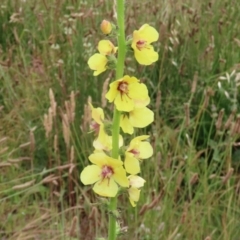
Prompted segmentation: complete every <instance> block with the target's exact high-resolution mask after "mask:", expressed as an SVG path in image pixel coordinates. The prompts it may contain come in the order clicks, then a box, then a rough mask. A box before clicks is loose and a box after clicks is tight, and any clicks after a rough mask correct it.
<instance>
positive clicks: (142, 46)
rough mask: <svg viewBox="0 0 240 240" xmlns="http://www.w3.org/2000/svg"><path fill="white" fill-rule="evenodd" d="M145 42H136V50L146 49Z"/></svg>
mask: <svg viewBox="0 0 240 240" xmlns="http://www.w3.org/2000/svg"><path fill="white" fill-rule="evenodd" d="M146 43H147V42H146V41H144V40H139V41H137V48H138V50H141V49H143V48H145V47H146Z"/></svg>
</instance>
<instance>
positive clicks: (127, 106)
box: [114, 94, 134, 112]
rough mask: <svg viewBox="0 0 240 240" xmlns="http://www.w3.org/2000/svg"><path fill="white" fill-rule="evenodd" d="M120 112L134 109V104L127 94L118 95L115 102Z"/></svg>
mask: <svg viewBox="0 0 240 240" xmlns="http://www.w3.org/2000/svg"><path fill="white" fill-rule="evenodd" d="M114 103H115V105H116V108H117V110H118V111H125V112H129V111H131V110H133V108H134V102H133V101H132V99H131V98H129V97H128V96H127V95H126V94H123V95H121V94H118V95H117V96H116V98H115V101H114Z"/></svg>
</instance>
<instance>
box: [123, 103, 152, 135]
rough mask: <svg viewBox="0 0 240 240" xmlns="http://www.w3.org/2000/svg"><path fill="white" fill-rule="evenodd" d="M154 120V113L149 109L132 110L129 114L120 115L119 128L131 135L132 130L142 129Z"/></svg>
mask: <svg viewBox="0 0 240 240" xmlns="http://www.w3.org/2000/svg"><path fill="white" fill-rule="evenodd" d="M153 120H154V113H153V111H151V110H150V109H149V108H147V107H144V108H134V109H133V110H132V111H130V112H129V113H122V114H121V119H120V127H121V128H122V130H123V132H124V133H129V134H133V128H134V127H136V128H144V127H146V126H147V125H149V124H150V123H152V122H153Z"/></svg>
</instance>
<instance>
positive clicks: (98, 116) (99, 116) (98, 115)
mask: <svg viewBox="0 0 240 240" xmlns="http://www.w3.org/2000/svg"><path fill="white" fill-rule="evenodd" d="M89 105H90V107H91V110H92V118H93V119H94V121H95V122H97V123H98V124H102V123H103V120H104V112H103V109H102V108H99V107H98V108H95V107H93V105H92V104H91V103H89Z"/></svg>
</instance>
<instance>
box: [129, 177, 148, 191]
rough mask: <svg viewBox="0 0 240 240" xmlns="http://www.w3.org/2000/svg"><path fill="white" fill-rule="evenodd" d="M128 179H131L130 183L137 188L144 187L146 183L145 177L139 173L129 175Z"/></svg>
mask: <svg viewBox="0 0 240 240" xmlns="http://www.w3.org/2000/svg"><path fill="white" fill-rule="evenodd" d="M128 179H129V185H130V186H131V187H135V188H141V187H143V185H144V183H145V182H146V180H145V179H143V178H141V177H139V176H137V175H130V176H128Z"/></svg>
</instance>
